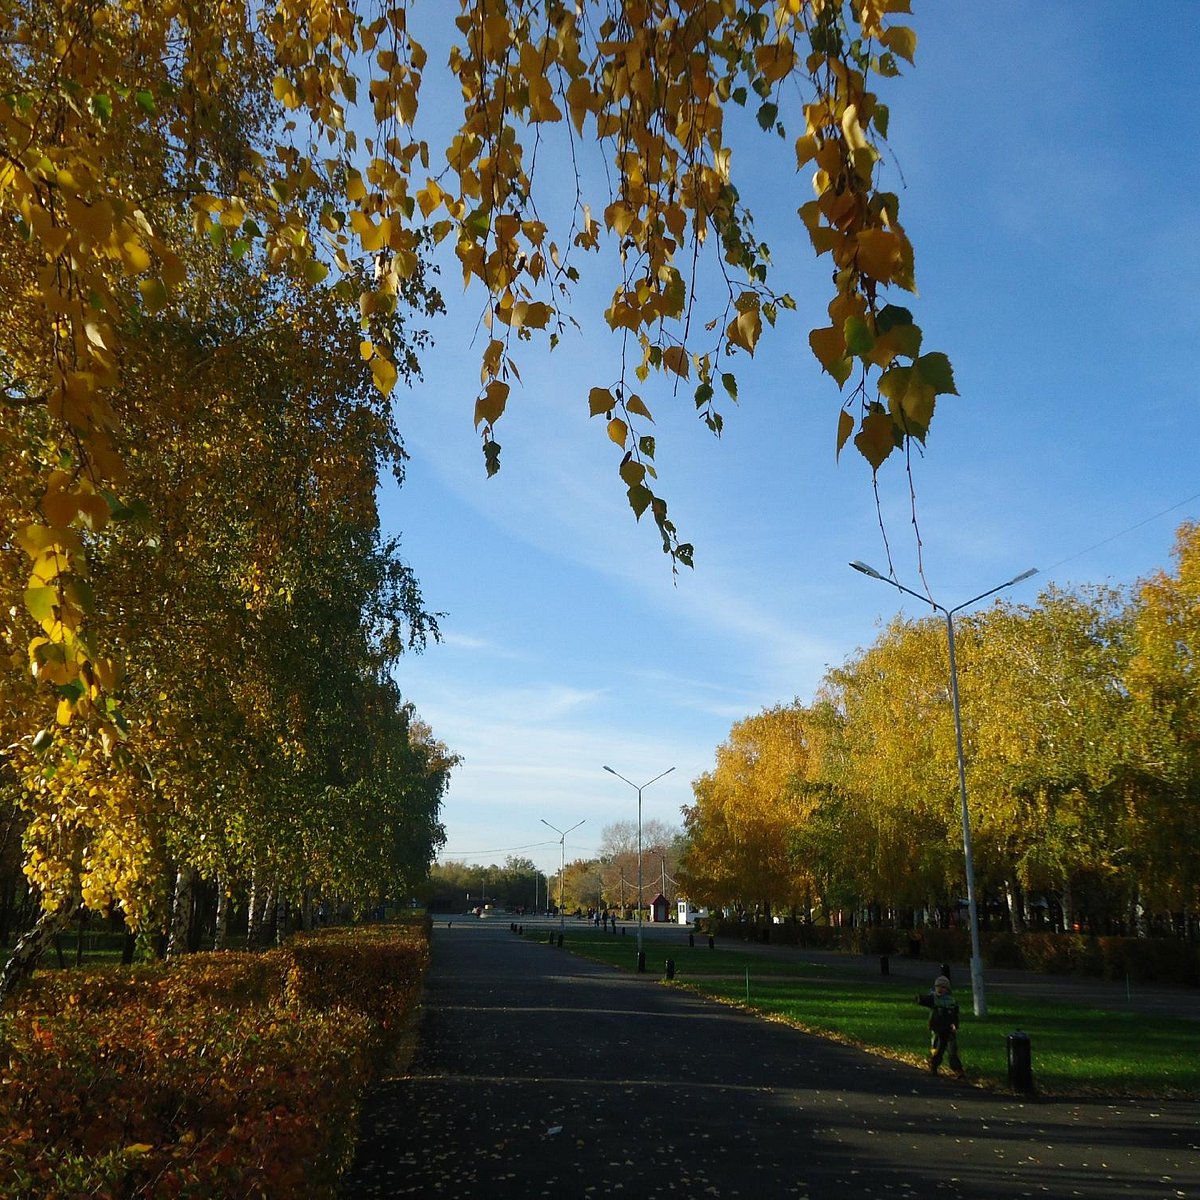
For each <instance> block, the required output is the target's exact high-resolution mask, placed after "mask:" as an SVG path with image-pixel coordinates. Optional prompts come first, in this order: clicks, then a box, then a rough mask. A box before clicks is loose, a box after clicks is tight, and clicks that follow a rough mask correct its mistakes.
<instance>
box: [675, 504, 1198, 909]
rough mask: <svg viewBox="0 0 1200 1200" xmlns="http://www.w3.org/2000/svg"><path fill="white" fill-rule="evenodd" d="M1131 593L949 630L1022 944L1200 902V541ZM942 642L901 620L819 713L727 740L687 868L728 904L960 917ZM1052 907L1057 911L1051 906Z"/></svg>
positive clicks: (796, 708) (856, 663) (763, 720)
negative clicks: (1042, 922) (1044, 920)
mask: <svg viewBox="0 0 1200 1200" xmlns="http://www.w3.org/2000/svg"><path fill="white" fill-rule="evenodd" d="M1175 560H1176V562H1175V569H1174V571H1173V572H1165V571H1164V572H1160V573H1158V574H1156V575H1155V576H1154V577H1153V578H1150V579H1148V580H1146V581H1144V582H1142V583H1140V584H1139V585H1138V586H1137V587H1135V588H1133V589H1131V590H1130V591H1129V592H1124V591H1120V590H1114V589H1109V588H1100V587H1094V588H1086V589H1081V590H1078V591H1074V592H1067V591H1061V590H1058V589H1050V590H1048V591H1046V592H1045V593H1043V594H1042V595H1041V596H1040V597H1039V601H1038V603H1037V604H1036V605H1033V606H1022V605H1011V604H1002V603H997V604H995V605H994V606H993V607H992V608H990V609H988V610H987V611H984V612H981V613H979V614H977V615H974V616H967V617H960V618H958V621H957V623H956V639H955V640H956V649H957V659H958V672H959V682H960V692H961V704H962V722H963V734H964V748H965V755H966V759H967V778H968V784H969V794H970V810H971V817H972V825H973V835H974V854H975V864H976V870H977V873H978V875H979V878H980V883H981V888H982V890H983V891H984V892H989V893H990V894H992V895H993V896H996V897H1000V896H1002V897H1003V899H1004V901H1005V905H1006V908H1007V913H1008V919H1009V921H1010V922H1011V927H1012V928H1013V929H1014V930H1015V931H1018V932H1020V931H1022V930H1023V929H1024V928H1025V927H1026V925H1027V923H1028V921H1029V919H1030V901H1031V898H1032V897H1035V896H1037V897H1040V898H1045V897H1049V898H1050V899H1051V900H1052V901H1053V903H1054V905H1055V907H1056V909H1057V910H1058V912H1059V913H1060V914H1061V920H1062V922H1063V923H1064V925H1065V926H1066V927H1068V928H1070V927H1072V926H1076V925H1080V926H1083V927H1085V928H1090V929H1093V930H1097V931H1112V930H1114V929H1117V928H1120V929H1124V930H1126V931H1133V930H1136V931H1137V932H1140V933H1144V932H1146V931H1147V930H1148V929H1149V928H1150V927H1151V925H1152V924H1153V922H1154V919H1155V918H1156V917H1157V919H1158V921H1159V923H1160V924H1161V925H1163V926H1166V927H1169V925H1170V922H1171V918H1170V916H1169V914H1175V920H1176V925H1178V920H1179V919H1180V917H1179V915H1180V914H1189V915H1190V918H1191V919H1193V920H1194V918H1195V914H1196V912H1197V908H1198V907H1200V845H1197V842H1196V839H1195V837H1194V836H1193V831H1194V830H1195V828H1196V824H1197V821H1198V820H1200V724H1198V722H1197V718H1198V717H1200V677H1198V676H1197V673H1196V656H1197V653H1198V652H1200V526H1196V525H1184V526H1183V527H1181V529H1180V530H1179V532H1178V537H1177V542H1176V548H1175ZM948 683H949V663H948V650H947V639H946V627H945V624H944V622H943V621H942V620H941V619H940V618H929V619H923V620H915V621H910V620H903V619H897V620H895V621H893V622H892V623H891V624H890V625H888V626H887V628H886V629H884V630H883V631H882V633H881V634H880V636H879V637H878V638H877V639H876V641H875V643H874V644H873V645H871V646H870V647H868V648H867V649H866V650H865V651H863V652H861V653H860V654H858V655H857V656H855V657H854V658H853V659H851V660H850V661H848V662H846V663H845V664H843V665H842V666H840V667H838V668H836V669H834V670H831V671H829V672H828V673H827V675H826V677H825V679H824V681H823V684H822V686H821V688H820V690H819V692H818V694H817V696H816V699H815V700H814V702H813V703H812V704H801V703H799V702H795V703H793V704H791V705H786V706H781V707H778V708H775V709H771V710H768V711H765V712H762V713H759V714H758V715H756V716H753V717H749V718H747V719H745V720H743V721H739V722H738V723H737V724H735V725H734V726H733V728H732V730H731V731H730V735H729V738H728V739H727V740H726V742H725V743H724V744H722V745H721V747H720V748H719V749H718V751H717V757H716V765H715V767H714V769H713V770H712V771H710V772H707V773H706V774H705V775H703V776H702V777H701V778H700V779H699V780H698V781H697V782H696V784H695V785H694V793H695V803H694V804H693V805H691V806H690V807H689V808H688V809H687V810H686V826H687V833H688V849H687V853H686V855H685V858H684V863H683V867H682V876H683V878H684V880H685V881H686V884H687V888H688V894H689V896H690V897H691V898H692V899H693V900H696V901H699V902H704V903H709V904H713V905H718V906H726V907H733V908H739V909H742V910H751V911H752V910H759V911H763V910H765V911H767V912H770V910H771V909H773V908H776V909H778V908H784V909H792V910H793V911H796V910H799V911H800V912H802V913H803V914H805V915H812V914H814V913H816V914H823V915H824V917H825V918H826V919H829V918H830V917H831V916H832V914H835V913H837V912H838V911H839V910H849V911H851V912H856V911H867V912H872V911H873V912H874V913H876V914H879V913H882V912H885V911H886V910H892V911H893V912H896V910H904V909H909V910H913V909H916V910H925V911H926V912H928V911H929V910H931V909H934V908H939V909H941V910H942V912H943V913H952V912H953V911H954V910H955V909H956V908H957V905H958V898H959V897H961V896H962V895H964V894H965V892H964V882H963V849H962V829H961V824H960V820H959V803H958V775H957V757H956V750H955V738H954V728H953V718H952V712H951V704H950V695H949V686H948ZM1043 902H1044V900H1043Z"/></svg>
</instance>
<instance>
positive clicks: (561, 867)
mask: <svg viewBox="0 0 1200 1200" xmlns="http://www.w3.org/2000/svg"><path fill="white" fill-rule="evenodd" d="M586 819H587V818H586V817H585V818H584V820H586ZM541 822H542V824H543V825H545V826H546V827H547V828H548V829H553V830H554V832H555V833H557V834H558V928H559V930H560V931H561V930H565V929H566V927H567V918H566V917H565V916H564V915H563V876H564V875H565V874H566V873H567V834H568V833H570V832H571V831H572V830H575V829H578V828H579V827H580V825H582V824H583V821H576V822H575V824H574V825H572V826H571V828H570V829H566V830H563V829H558V828H557V827H556V826H554V825H551V824H550V822H549V821H547V820H546V818H545V817H542V818H541ZM548 885H549V881H548V880H547V886H548Z"/></svg>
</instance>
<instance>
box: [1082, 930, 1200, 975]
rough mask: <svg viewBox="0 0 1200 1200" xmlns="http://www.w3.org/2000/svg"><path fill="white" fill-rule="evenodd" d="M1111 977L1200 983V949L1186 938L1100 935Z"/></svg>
mask: <svg viewBox="0 0 1200 1200" xmlns="http://www.w3.org/2000/svg"><path fill="white" fill-rule="evenodd" d="M1096 941H1097V945H1098V948H1099V952H1100V957H1101V961H1102V963H1103V971H1104V975H1105V977H1106V978H1108V979H1130V980H1132V981H1133V982H1134V983H1173V984H1180V985H1185V986H1195V985H1196V984H1197V983H1200V952H1198V951H1197V950H1196V947H1194V946H1191V945H1189V944H1188V943H1186V942H1182V941H1176V940H1174V939H1170V938H1119V937H1102V938H1097V939H1096Z"/></svg>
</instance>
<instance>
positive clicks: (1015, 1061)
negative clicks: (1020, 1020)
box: [1004, 1029, 1033, 1095]
mask: <svg viewBox="0 0 1200 1200" xmlns="http://www.w3.org/2000/svg"><path fill="white" fill-rule="evenodd" d="M1004 1041H1005V1043H1006V1047H1007V1051H1008V1085H1009V1087H1011V1088H1012V1089H1013V1091H1015V1092H1024V1093H1026V1095H1028V1094H1029V1093H1031V1092H1032V1091H1033V1047H1032V1044H1031V1042H1030V1040H1029V1034H1027V1033H1022V1032H1021V1030H1019V1029H1018V1030H1016V1031H1014V1032H1013V1033H1010V1034H1009V1035H1008V1037H1006V1038H1005V1039H1004Z"/></svg>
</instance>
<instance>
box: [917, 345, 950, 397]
mask: <svg viewBox="0 0 1200 1200" xmlns="http://www.w3.org/2000/svg"><path fill="white" fill-rule="evenodd" d="M916 370H917V372H918V373H919V374H920V376H921V381H922V383H926V384H928V385H929V386H930V387H931V388H933V390H934V392H935V394H937V395H939V396H941V395H950V396H957V395H958V389H957V388H956V387H955V386H954V371H953V369H952V368H951V366H950V360H949V359H948V358H947V357H946V356H945V355H944V354H942V353H941V352H940V351H934V352H933V353H931V354H922V355H921V357H920V358H918V359H917V363H916Z"/></svg>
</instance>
